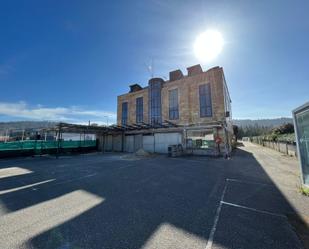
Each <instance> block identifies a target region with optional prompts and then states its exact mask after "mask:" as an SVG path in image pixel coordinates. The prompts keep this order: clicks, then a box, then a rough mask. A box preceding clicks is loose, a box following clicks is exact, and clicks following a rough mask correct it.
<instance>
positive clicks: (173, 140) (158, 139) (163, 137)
mask: <svg viewBox="0 0 309 249" xmlns="http://www.w3.org/2000/svg"><path fill="white" fill-rule="evenodd" d="M181 138H182V135H181V134H180V133H156V134H155V141H154V143H155V152H157V153H167V152H168V146H169V145H173V144H181Z"/></svg>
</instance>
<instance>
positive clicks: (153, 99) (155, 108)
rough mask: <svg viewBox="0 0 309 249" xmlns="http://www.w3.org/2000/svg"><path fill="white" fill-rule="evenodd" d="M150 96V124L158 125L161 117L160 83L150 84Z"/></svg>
mask: <svg viewBox="0 0 309 249" xmlns="http://www.w3.org/2000/svg"><path fill="white" fill-rule="evenodd" d="M149 96H150V100H149V103H150V123H151V124H160V123H161V122H162V120H161V119H162V117H161V82H152V83H151V84H150V85H149Z"/></svg>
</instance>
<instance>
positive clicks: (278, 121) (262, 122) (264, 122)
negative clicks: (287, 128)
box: [233, 118, 293, 127]
mask: <svg viewBox="0 0 309 249" xmlns="http://www.w3.org/2000/svg"><path fill="white" fill-rule="evenodd" d="M286 123H292V124H293V119H292V118H272V119H254V120H252V119H234V120H233V124H235V125H237V126H240V127H246V126H266V127H275V126H280V125H282V124H286Z"/></svg>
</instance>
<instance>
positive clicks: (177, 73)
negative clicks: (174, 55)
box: [170, 69, 183, 81]
mask: <svg viewBox="0 0 309 249" xmlns="http://www.w3.org/2000/svg"><path fill="white" fill-rule="evenodd" d="M182 77H183V74H182V72H181V70H179V69H177V70H175V71H172V72H170V81H174V80H180V79H181V78H182Z"/></svg>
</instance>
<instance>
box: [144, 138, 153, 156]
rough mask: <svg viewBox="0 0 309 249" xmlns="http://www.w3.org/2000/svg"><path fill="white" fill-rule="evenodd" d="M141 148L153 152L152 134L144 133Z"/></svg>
mask: <svg viewBox="0 0 309 249" xmlns="http://www.w3.org/2000/svg"><path fill="white" fill-rule="evenodd" d="M143 149H144V150H145V151H147V152H150V153H153V152H154V136H152V135H146V136H143Z"/></svg>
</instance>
